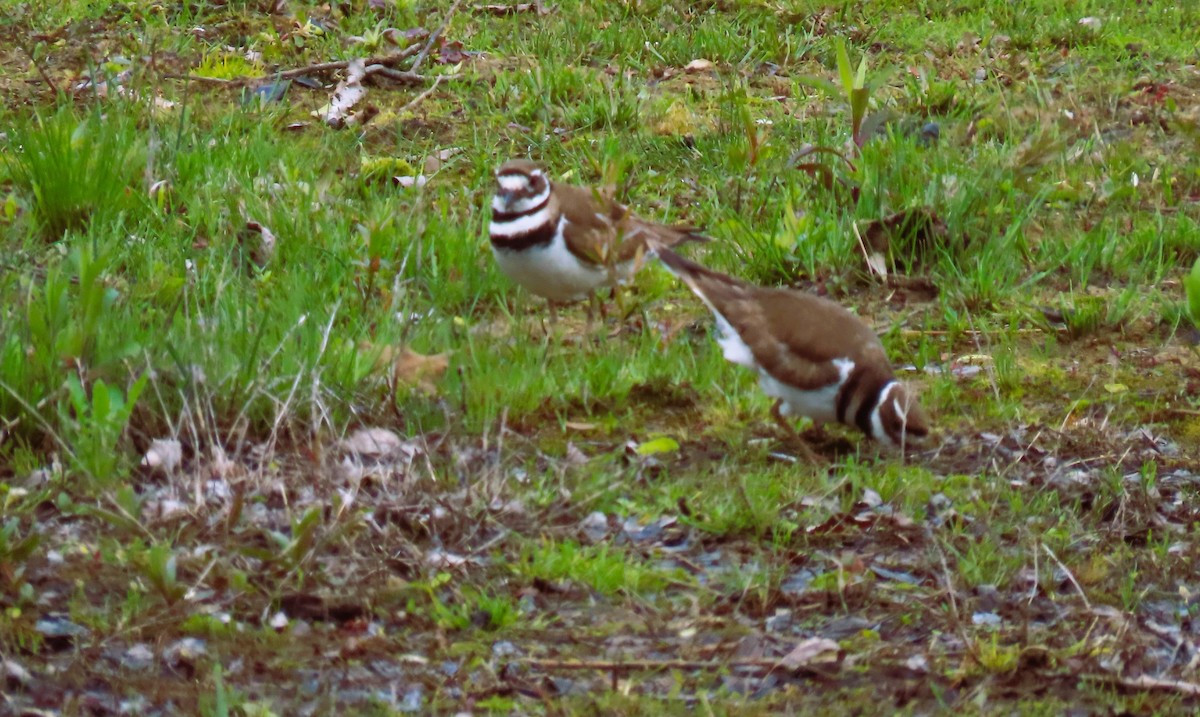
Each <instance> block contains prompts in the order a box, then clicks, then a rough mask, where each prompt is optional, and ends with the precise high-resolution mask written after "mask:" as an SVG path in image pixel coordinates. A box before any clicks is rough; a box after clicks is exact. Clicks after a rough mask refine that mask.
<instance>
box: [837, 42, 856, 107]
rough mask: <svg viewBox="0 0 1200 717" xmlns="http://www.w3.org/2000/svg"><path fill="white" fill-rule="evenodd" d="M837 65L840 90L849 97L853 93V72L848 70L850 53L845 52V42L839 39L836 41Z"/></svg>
mask: <svg viewBox="0 0 1200 717" xmlns="http://www.w3.org/2000/svg"><path fill="white" fill-rule="evenodd" d="M837 64H838V74H839V75H840V76H841V78H842V89H843V90H845V92H846V96H847V97H849V96H850V93H851V92H853V91H854V71H853V70H851V69H850V53H848V52H846V41H845V40H844V39H843V38H840V37H839V38H838V39H837Z"/></svg>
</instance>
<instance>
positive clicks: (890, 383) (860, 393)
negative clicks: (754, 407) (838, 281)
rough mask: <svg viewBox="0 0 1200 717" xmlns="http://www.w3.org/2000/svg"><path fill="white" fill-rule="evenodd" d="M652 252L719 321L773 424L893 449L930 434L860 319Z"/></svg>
mask: <svg viewBox="0 0 1200 717" xmlns="http://www.w3.org/2000/svg"><path fill="white" fill-rule="evenodd" d="M654 249H655V251H656V253H657V254H658V258H659V259H660V260H661V261H662V263H663V265H664V266H666V267H667V269H668V270H670V271H671V273H673V274H675V276H677V277H678V278H679V279H681V280H682V281H683V282H684V284H686V285H687V286H688V288H689V289H691V290H692V292H693V293H694V294H696V296H698V297H700V300H701V301H703V302H704V304H705V305H706V306H707V307H708V309H709V310H710V311H711V312H712V314H713V316H714V317H715V318H716V322H717V326H718V328H719V329H720V332H721V337H720V338H718V339H717V342H718V343H719V344H720V346H721V348H722V350H723V351H724V354H725V358H726V359H727V360H729V361H731V362H733V363H736V364H739V365H742V366H746V367H748V368H751V369H753V370H754V371H756V372H757V373H758V376H759V385H760V386H761V387H762V390H763V392H764V393H766V394H767V395H768V396H770V397H771V398H774V399H775V405H774V406H773V407H772V409H771V415H772V417H774V418H775V419H776V420H777V421H779V422H780V423H782V424H784V425H785V426H786V423H785V422H784V421H783V417H784V416H807V417H808V418H811V419H812V420H813V422H814V423H816V424H817V425H820V424H822V423H826V422H834V421H837V422H839V423H843V424H846V425H848V426H851V427H855V428H858V429H859V430H861V431H862V432H863V433H865V434H867V435H868V436H870V437H871V438H874V439H876V440H878V441H880V442H881V443H884V444H886V445H889V446H899V447H904V446H905V445H914V444H918V443H920V442H922V441H923V440H924V439H925V438H926V436H927V435H928V434H929V418H928V416H927V415H926V414H925V411H924V410H923V409H922V408H921V406H920V404H918V403H917V399H916V396H914V395H913V394H912V393H911V392H910V391H909V389H908V388H906V387H905V386H904V384H902V383H900V382H899V381H898V380H896V377H895V374H894V373H893V371H892V366H891V363H890V362H889V361H888V358H887V354H886V353H885V352H884V349H883V344H882V343H881V342H880V340H879V337H878V336H877V335H876V334H875V332H874V331H873V330H872V329H871V328H870V327H869V326H867V324H866V323H865V322H864V321H863V320H862V319H860V318H859V317H858V316H856V315H855V314H853V313H851V312H850V311H848V310H847V309H845V308H844V307H842V306H841V305H839V304H836V303H834V302H832V301H830V300H828V299H824V298H822V297H819V296H814V295H812V294H809V293H806V292H803V291H797V290H793V289H768V288H763V287H760V286H755V285H753V284H749V283H747V282H745V281H742V280H740V279H736V278H734V277H731V276H726V275H725V274H721V273H719V272H716V271H713V270H711V269H708V268H706V267H704V266H701V265H700V264H697V263H696V262H694V261H690V260H688V259H685V258H683V257H682V256H679V255H678V254H676V253H675V252H673V251H671V250H670V249H668V248H665V247H655V248H654ZM789 428H790V427H789ZM792 430H794V429H792ZM801 446H802V447H803V448H804V450H805V451H806V452H807V453H808V454H809V457H810V458H816V456H815V454H813V453H812V451H811V449H809V448H808V446H807V445H804V444H803V442H801Z"/></svg>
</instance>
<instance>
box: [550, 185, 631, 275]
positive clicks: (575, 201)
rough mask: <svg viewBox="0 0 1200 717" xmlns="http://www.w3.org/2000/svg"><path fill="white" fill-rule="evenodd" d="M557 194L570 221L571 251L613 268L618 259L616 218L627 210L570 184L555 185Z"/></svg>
mask: <svg viewBox="0 0 1200 717" xmlns="http://www.w3.org/2000/svg"><path fill="white" fill-rule="evenodd" d="M553 191H554V193H555V194H557V195H558V204H559V207H560V208H561V209H562V213H563V215H564V216H566V218H567V225H566V227H565V228H564V229H563V238H564V239H565V240H566V243H567V249H568V250H570V252H571V253H572V254H574V255H575V256H576V257H578V258H579V259H580V260H582V261H586V262H589V263H591V264H597V265H601V266H610V265H612V263H613V262H614V261H615V259H616V257H617V254H616V253H615V252H614V246H613V245H614V244H615V242H616V239H617V229H616V222H617V219H616V218H614V217H613V216H612V215H613V212H614V211H615V210H616V208H618V207H620V208H621V209H624V208H623V207H621V206H620V205H619V204H617V203H616V202H613V201H612V200H611V199H609V198H607V197H605V196H603V195H601V194H599V193H595V192H593V191H592V190H590V189H583V188H581V187H575V186H572V185H570V184H555V185H554V188H553Z"/></svg>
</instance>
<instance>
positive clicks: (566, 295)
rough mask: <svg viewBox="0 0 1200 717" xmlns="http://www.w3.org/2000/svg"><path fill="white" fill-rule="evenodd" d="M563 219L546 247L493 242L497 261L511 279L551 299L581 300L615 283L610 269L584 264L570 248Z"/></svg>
mask: <svg viewBox="0 0 1200 717" xmlns="http://www.w3.org/2000/svg"><path fill="white" fill-rule="evenodd" d="M564 222H565V218H560V219H559V222H558V230H557V231H556V232H555V233H554V239H553V240H552V241H551V242H550V243H549V244H547V245H545V246H535V247H530V248H528V249H521V250H516V249H505V248H502V247H497V246H496V245H495V244H493V245H492V254H494V255H495V257H496V263H497V264H499V265H500V270H501V271H503V272H504V273H505V274H506V275H507V276H508V277H509V278H510V279H512V280H513V281H515V282H517V283H518V284H520V285H521V286H524V287H525V288H526V289H528V290H529V291H532V292H533V293H535V294H537V295H538V296H542V297H545V298H547V299H550V300H551V301H578V300H580V299H585V298H587V296H588V294H590V293H591V292H593V291H595V290H596V289H598V288H599V287H601V286H607V285H610V284H611V283H612V279H611V278H610V276H609V272H608V271H607V270H606V269H604V268H602V267H596V266H591V265H589V264H584V263H583V262H581V261H580V260H579V258H578V257H576V256H575V255H574V254H572V253H571V252H570V250H568V249H567V243H566V241H565V240H564V239H563V233H562V230H563V223H564Z"/></svg>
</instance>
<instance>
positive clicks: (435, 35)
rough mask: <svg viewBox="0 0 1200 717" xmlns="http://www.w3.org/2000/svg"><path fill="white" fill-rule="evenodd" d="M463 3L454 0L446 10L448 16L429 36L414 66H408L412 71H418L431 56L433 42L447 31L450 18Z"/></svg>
mask: <svg viewBox="0 0 1200 717" xmlns="http://www.w3.org/2000/svg"><path fill="white" fill-rule="evenodd" d="M459 5H462V0H454V4H453V5H451V6H450V9H449V10H447V11H446V17H444V18H442V24H441V25H439V26H438V28H437V29H436V30H434V31H433V34H432V35H430V36H429V40H427V41H426V42H425V47H424V48H422V49H421V54H419V55H417V59H415V60H413V63H412V67H410V68H408V69H409V71H410V72H416V71H417V70H418V69H420V67H421V63H422V62H425V58H426V57H429V51H430V50H431V49H433V43H435V42H437V40H438V38H439V37H441V35H442V32H443V31H445V29H446V26H447V25H449V24H450V20H451V19H452V18H453V17H454V13H456V12H458V6H459Z"/></svg>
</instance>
